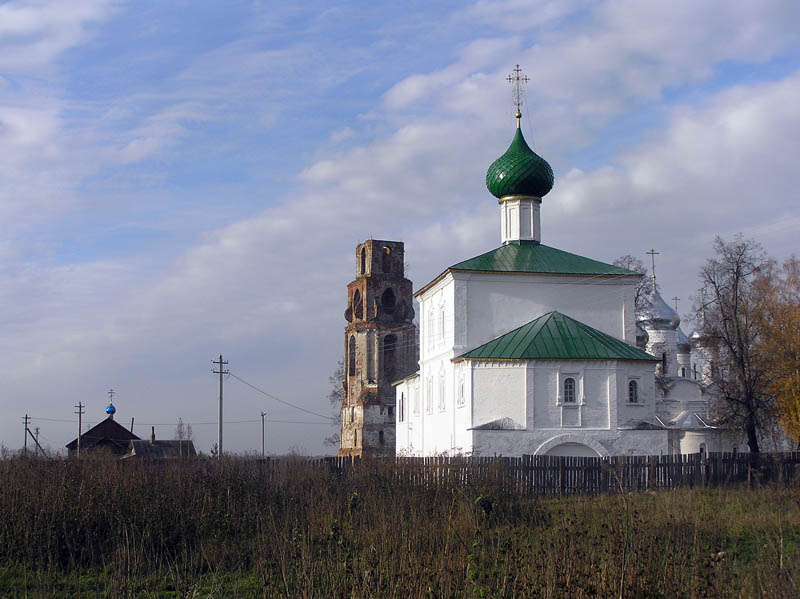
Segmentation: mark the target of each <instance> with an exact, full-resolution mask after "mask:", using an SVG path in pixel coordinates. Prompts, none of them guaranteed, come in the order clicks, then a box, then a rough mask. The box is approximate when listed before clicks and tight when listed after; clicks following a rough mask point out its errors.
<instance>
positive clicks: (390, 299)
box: [381, 287, 397, 314]
mask: <svg viewBox="0 0 800 599" xmlns="http://www.w3.org/2000/svg"><path fill="white" fill-rule="evenodd" d="M396 304H397V300H396V299H395V297H394V291H392V289H391V287H390V288H389V289H387V290H386V291H384V292H383V295H382V296H381V312H385V313H386V314H392V313H393V312H394V308H395V306H396Z"/></svg>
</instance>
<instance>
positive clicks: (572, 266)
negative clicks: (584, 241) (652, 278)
mask: <svg viewBox="0 0 800 599" xmlns="http://www.w3.org/2000/svg"><path fill="white" fill-rule="evenodd" d="M450 270H482V271H490V272H526V273H544V274H567V275H613V276H619V275H639V276H641V273H638V272H634V271H632V270H628V269H626V268H621V267H619V266H614V265H612V264H606V263H605V262H598V261H597V260H592V259H591V258H584V257H583V256H578V255H577V254H570V253H569V252H564V251H562V250H557V249H556V248H551V247H549V246H546V245H542V244H541V243H536V242H524V241H522V242H520V241H511V242H509V243H507V244H505V245H502V246H500V247H499V248H497V249H494V250H492V251H490V252H486V253H485V254H481V255H480V256H475V257H474V258H470V259H469V260H464V261H463V262H459V263H458V264H454V265H453V266H451V267H450Z"/></svg>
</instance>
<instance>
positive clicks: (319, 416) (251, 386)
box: [228, 372, 333, 421]
mask: <svg viewBox="0 0 800 599" xmlns="http://www.w3.org/2000/svg"><path fill="white" fill-rule="evenodd" d="M228 374H230V375H231V376H232V377H233V378H235V379H236V380H237V381H239V382H240V383H244V384H245V385H247V386H248V387H250V388H251V389H255V390H256V391H258V392H259V393H261V394H262V395H266V396H267V397H269V398H272V399H274V400H275V401H277V402H279V403H282V404H284V405H287V406H289V407H290V408H294V409H295V410H300V411H301V412H305V413H306V414H311V415H312V416H317V417H318V418H324V419H325V420H331V421H333V418H331V417H330V416H325V415H324V414H319V413H317V412H312V411H311V410H306V409H305V408H301V407H300V406H298V405H295V404H293V403H290V402H288V401H284V400H282V399H281V398H280V397H275V396H274V395H272V393H267V392H266V391H264V390H263V389H259V388H258V387H256V386H255V385H253V384H251V383H248V382H247V381H246V380H244V379H243V378H241V377H238V376H236V375H235V374H233V373H232V372H229V373H228Z"/></svg>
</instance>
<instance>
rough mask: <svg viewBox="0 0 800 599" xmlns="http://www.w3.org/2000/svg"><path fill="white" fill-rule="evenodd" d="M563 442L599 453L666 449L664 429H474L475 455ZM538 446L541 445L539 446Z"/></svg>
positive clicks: (519, 451)
mask: <svg viewBox="0 0 800 599" xmlns="http://www.w3.org/2000/svg"><path fill="white" fill-rule="evenodd" d="M562 443H581V444H585V445H587V446H588V447H591V448H593V449H594V450H595V451H597V452H598V453H599V454H600V455H602V456H606V455H661V454H665V453H667V449H668V445H667V431H666V430H657V431H597V430H595V431H582V430H578V431H575V430H572V431H569V430H567V431H540V430H536V431H475V452H474V453H475V455H481V456H501V455H502V456H520V455H526V454H529V455H534V454H537V453H538V454H545V453H547V451H549V450H550V449H552V448H553V447H558V445H560V444H562ZM540 448H541V449H540Z"/></svg>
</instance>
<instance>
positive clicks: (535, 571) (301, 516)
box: [0, 458, 800, 599]
mask: <svg viewBox="0 0 800 599" xmlns="http://www.w3.org/2000/svg"><path fill="white" fill-rule="evenodd" d="M394 467H395V466H391V465H387V464H382V463H377V462H376V463H370V462H365V463H362V465H361V467H360V468H358V469H357V470H356V471H355V472H352V473H349V474H348V475H347V476H345V477H341V476H338V475H337V474H336V473H334V472H331V471H328V470H326V469H324V468H320V467H313V466H311V465H309V464H308V463H306V462H305V461H304V460H302V459H299V458H298V459H293V458H287V459H286V460H285V461H284V462H282V467H281V468H280V469H278V471H277V472H276V470H275V469H274V468H271V469H267V468H265V467H264V466H263V465H262V464H260V463H259V462H257V461H255V460H244V459H226V460H223V461H221V462H211V461H207V460H195V461H186V462H174V463H171V464H165V465H156V464H142V463H138V464H135V463H123V462H119V461H116V460H101V459H97V460H81V461H78V460H66V461H43V460H35V459H21V458H15V459H6V460H0V595H2V596H3V597H78V596H81V597H93V596H96V597H321V598H322V597H325V598H327V597H348V598H349V597H400V598H403V599H411V598H416V597H569V598H581V597H608V598H611V597H615V598H619V597H623V598H625V597H630V598H657V597H658V598H660V597H663V598H670V599H671V598H680V597H687V598H689V597H715V598H717V597H719V598H725V597H765V598H782V597H786V598H792V599H795V598H796V597H798V596H800V590H798V582H799V581H800V487H798V485H797V484H795V485H792V486H789V487H788V488H787V487H785V486H783V485H781V486H770V487H762V488H756V489H695V490H680V491H668V492H667V491H665V492H657V493H654V492H647V493H640V494H626V495H604V496H595V497H589V496H584V497H569V498H562V499H541V498H535V497H520V496H516V495H511V494H507V493H504V492H502V491H500V490H498V489H496V488H493V487H492V485H491V484H490V483H486V484H480V483H479V484H476V485H474V486H472V487H469V488H465V487H458V486H449V485H438V486H435V487H431V488H421V487H419V486H414V485H410V484H408V483H405V482H404V483H400V482H397V481H398V480H400V479H397V478H395V477H393V476H392V468H394ZM402 480H407V479H402Z"/></svg>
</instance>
